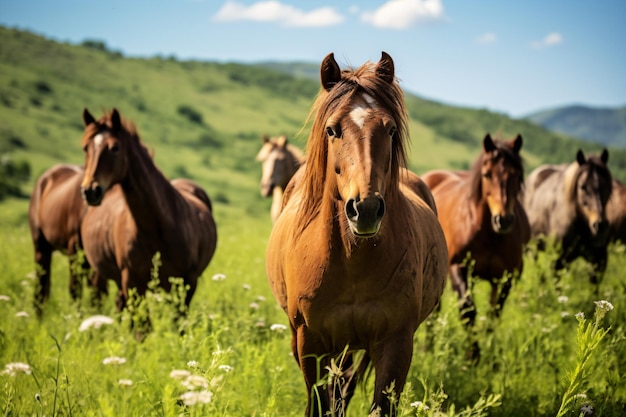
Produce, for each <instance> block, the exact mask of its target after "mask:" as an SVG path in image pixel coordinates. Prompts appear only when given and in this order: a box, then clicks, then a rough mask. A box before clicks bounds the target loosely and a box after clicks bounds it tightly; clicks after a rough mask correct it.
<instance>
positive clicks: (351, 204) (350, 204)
mask: <svg viewBox="0 0 626 417" xmlns="http://www.w3.org/2000/svg"><path fill="white" fill-rule="evenodd" d="M346 215H347V216H348V218H349V219H351V220H356V219H357V218H358V217H359V211H358V210H357V208H356V200H355V199H353V198H351V199H349V200H348V201H347V202H346Z"/></svg>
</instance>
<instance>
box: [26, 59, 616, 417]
mask: <svg viewBox="0 0 626 417" xmlns="http://www.w3.org/2000/svg"><path fill="white" fill-rule="evenodd" d="M320 76H321V89H320V92H319V94H318V96H317V99H316V101H315V103H314V105H313V108H312V109H311V113H310V115H311V116H310V117H311V118H312V126H311V131H310V135H309V138H308V141H307V147H306V152H304V153H302V152H301V151H299V150H298V149H297V148H296V147H294V146H293V145H291V144H289V143H288V140H287V138H286V137H285V136H281V137H279V138H272V139H270V138H269V137H264V138H263V146H262V148H261V150H260V151H259V153H258V155H257V160H258V161H261V162H262V179H261V193H262V194H263V195H264V196H268V197H269V196H273V198H274V201H273V203H272V210H271V215H272V221H273V223H274V225H273V229H272V232H271V235H270V237H269V241H268V244H267V250H266V273H267V277H268V281H269V284H270V286H271V289H272V292H273V294H274V296H275V298H276V301H277V302H278V304H279V305H280V307H281V308H282V309H283V310H284V311H285V313H286V314H287V317H288V320H289V322H290V327H291V333H292V343H291V348H292V352H293V355H294V358H295V359H296V361H297V363H298V365H299V367H300V368H301V370H302V373H303V376H304V380H305V383H306V386H307V390H308V391H307V392H308V393H309V395H308V397H307V408H306V413H307V414H306V415H326V413H327V412H329V411H331V410H332V411H334V412H336V413H337V414H338V415H343V414H344V412H345V409H346V407H347V405H348V403H349V401H350V399H351V397H352V395H353V393H354V390H355V387H356V384H357V382H358V381H359V380H362V379H363V377H364V375H366V373H367V371H368V370H369V369H370V368H373V369H374V371H375V381H374V397H373V402H372V407H371V411H370V412H371V415H389V414H394V408H393V406H392V403H391V400H390V397H389V389H390V388H392V389H393V390H395V393H396V394H399V393H400V392H401V391H402V390H403V387H404V384H405V381H406V378H407V374H408V370H409V366H410V363H411V360H412V352H413V336H414V333H415V332H416V330H417V328H418V326H419V325H420V323H422V322H424V320H425V319H426V318H427V317H428V316H429V315H430V314H431V313H433V311H435V310H436V309H437V307H438V303H439V299H440V297H441V294H442V292H443V291H444V287H445V282H446V277H447V276H449V277H450V281H451V286H452V289H453V290H454V291H455V292H456V294H457V296H458V299H459V308H460V312H461V315H462V317H463V319H464V320H465V322H466V323H467V326H468V327H469V328H471V326H472V324H473V323H474V320H475V317H476V309H475V307H474V303H473V301H472V299H471V296H470V295H469V293H468V279H469V277H470V275H473V276H477V277H480V278H482V279H485V280H487V281H489V282H490V283H491V286H492V291H491V297H490V304H491V307H492V308H491V311H492V313H493V315H494V316H496V317H497V316H499V314H500V312H501V310H502V307H503V305H504V303H505V301H506V298H507V296H508V294H509V291H510V289H511V286H512V283H513V282H514V280H515V279H516V278H517V277H519V275H520V274H521V272H522V268H523V257H524V253H525V250H526V245H527V243H528V242H529V240H530V239H531V238H532V237H537V238H544V237H553V238H554V240H555V241H556V243H557V247H558V248H559V251H560V252H559V254H560V255H559V258H558V260H557V261H556V262H555V265H554V267H555V269H556V270H558V269H562V268H564V267H565V266H566V265H567V264H568V263H570V262H571V261H572V260H573V259H575V258H577V257H581V256H582V257H584V258H585V259H587V260H588V261H589V262H591V264H592V265H593V270H594V273H593V275H592V281H593V282H595V283H599V282H600V280H601V278H602V273H603V272H604V269H605V268H606V264H607V244H608V243H609V241H610V240H611V239H621V240H626V215H625V214H624V213H625V211H626V210H624V208H625V207H626V186H624V185H623V184H621V183H620V182H618V181H616V180H614V179H612V177H611V174H610V170H609V168H608V167H607V161H608V152H607V151H606V150H605V151H603V152H602V153H601V154H600V155H592V156H587V155H585V154H584V153H583V152H582V151H580V150H579V151H578V153H577V154H576V155H575V160H574V161H573V162H571V163H569V164H564V165H549V166H541V167H539V168H537V169H535V170H534V171H533V172H532V173H531V174H530V175H529V176H528V177H527V178H526V180H524V178H525V177H524V170H523V163H522V158H521V155H520V151H521V148H522V143H523V139H522V136H521V135H518V136H517V137H515V138H513V139H510V140H505V139H500V138H492V137H491V135H489V134H487V135H486V136H485V137H484V139H483V143H482V151H481V153H480V154H479V155H478V157H477V158H476V160H475V162H474V163H473V165H472V166H471V168H470V169H469V170H468V171H454V172H452V171H447V170H434V171H429V172H426V173H423V174H422V175H421V176H418V175H417V174H415V173H413V172H411V171H409V170H408V169H407V168H406V167H407V154H406V147H407V144H408V140H409V136H408V115H407V110H406V107H405V101H404V96H403V92H402V90H401V88H400V86H399V84H398V82H397V80H396V77H395V68H394V63H393V60H392V58H391V57H390V56H389V55H388V54H386V53H385V52H383V53H382V56H381V58H380V60H379V61H378V62H377V63H372V62H367V63H365V64H363V65H362V66H360V67H358V68H356V69H344V70H342V69H340V67H339V65H338V64H337V62H336V61H335V58H334V55H333V54H332V53H331V54H329V55H327V56H326V57H325V58H324V60H323V61H322V64H321V69H320ZM83 122H84V126H85V131H84V135H83V138H82V147H83V150H84V152H85V165H84V168H83V167H79V166H71V165H67V164H66V165H57V166H54V167H52V168H50V169H49V170H48V171H46V172H45V173H44V174H43V175H42V176H41V177H40V178H39V180H38V181H37V184H36V187H35V190H34V192H33V194H32V197H31V201H30V207H29V220H30V226H31V232H32V239H33V243H34V247H35V261H36V263H37V265H38V275H39V284H38V289H37V291H36V295H35V307H36V309H37V312H38V314H39V315H41V314H42V307H43V304H44V301H45V300H46V299H47V298H48V296H49V293H50V262H51V253H52V252H53V251H54V250H63V251H66V252H67V253H68V254H69V255H75V254H76V253H77V250H79V249H80V250H82V251H83V252H84V255H85V261H84V265H83V267H84V268H90V269H91V270H92V275H91V284H92V285H93V286H94V287H95V288H97V289H98V291H96V294H97V297H100V296H102V295H103V294H106V290H107V282H108V281H107V280H108V279H112V280H114V281H115V282H116V284H117V288H118V294H117V307H118V310H121V309H123V308H124V306H125V305H126V303H127V302H128V299H129V296H130V293H131V291H133V290H135V291H137V293H138V294H140V295H141V294H144V293H145V292H146V290H147V288H148V282H149V281H150V278H151V268H152V257H153V256H154V255H155V253H157V252H159V253H160V255H161V261H162V262H161V267H160V268H159V270H158V273H159V278H160V285H161V286H162V287H163V288H164V289H165V290H169V288H170V285H171V284H170V282H169V281H168V279H167V278H168V277H181V278H182V279H183V281H184V283H185V285H186V286H187V288H188V290H187V297H186V299H185V303H186V304H187V305H189V303H190V301H191V298H192V297H193V294H194V291H195V289H196V286H197V281H198V277H199V276H200V275H201V274H202V272H203V271H204V269H205V268H206V266H207V265H208V264H209V262H210V260H211V258H212V257H213V254H214V252H215V249H216V243H217V232H216V225H215V221H214V218H213V211H212V205H211V201H210V199H209V197H208V195H207V194H206V192H205V191H204V190H203V189H202V188H201V187H200V186H199V185H198V184H196V183H194V182H193V181H191V180H188V179H176V180H173V181H168V180H167V179H166V177H165V176H164V175H163V174H162V173H161V171H160V170H159V169H158V168H157V166H156V165H155V164H154V161H153V159H152V157H151V155H150V152H149V151H148V150H147V149H146V147H145V146H144V145H143V144H142V142H141V140H140V138H139V135H138V133H137V131H136V129H135V127H134V126H133V125H132V124H131V123H130V122H128V121H125V120H123V119H122V118H121V117H120V114H119V112H118V111H117V110H115V109H114V110H112V111H111V112H109V113H107V114H105V115H104V116H103V117H101V118H100V119H98V120H96V119H95V118H94V117H93V116H92V115H91V114H90V113H89V111H88V110H86V109H85V110H84V112H83ZM304 155H306V156H304ZM524 183H525V185H524ZM79 288H80V283H79V282H78V278H77V276H76V272H75V270H74V268H70V293H71V295H72V297H74V298H77V297H78V296H79V294H80V292H79ZM357 350H363V351H364V354H363V355H362V356H357V355H355V352H356V351H357ZM471 354H472V356H473V357H474V358H477V357H478V355H479V350H478V346H477V345H474V346H473V348H472V351H471ZM332 361H339V363H340V365H341V367H342V369H343V370H344V372H343V373H341V375H339V376H336V377H335V378H336V381H335V382H334V383H332V384H328V385H327V386H325V387H323V388H322V387H320V386H319V385H318V383H317V382H318V381H319V379H320V378H325V377H326V373H327V372H328V369H329V368H330V367H331V364H332V363H331V362H332ZM320 373H321V374H320Z"/></svg>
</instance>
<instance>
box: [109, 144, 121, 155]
mask: <svg viewBox="0 0 626 417" xmlns="http://www.w3.org/2000/svg"><path fill="white" fill-rule="evenodd" d="M119 150H120V145H118V144H117V143H114V144H113V145H112V146H111V152H113V153H116V152H117V151H119Z"/></svg>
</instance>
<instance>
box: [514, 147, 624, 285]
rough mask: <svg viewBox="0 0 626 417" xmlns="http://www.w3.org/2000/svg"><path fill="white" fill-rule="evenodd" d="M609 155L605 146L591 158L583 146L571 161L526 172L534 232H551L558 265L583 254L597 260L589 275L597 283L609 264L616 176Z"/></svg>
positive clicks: (544, 234)
mask: <svg viewBox="0 0 626 417" xmlns="http://www.w3.org/2000/svg"><path fill="white" fill-rule="evenodd" d="M608 159H609V153H608V151H607V150H606V149H604V150H603V151H602V153H601V154H600V155H599V156H598V155H592V156H589V157H586V156H585V154H584V153H583V151H582V150H580V149H579V150H578V152H577V153H576V161H574V162H572V163H570V164H562V165H542V166H540V167H538V168H536V169H535V170H534V171H533V172H531V173H530V175H529V176H528V179H527V180H526V183H527V185H528V189H527V190H526V195H525V199H524V205H525V207H526V211H527V212H528V218H529V220H530V226H531V229H532V235H533V237H542V238H543V237H548V236H551V237H553V238H554V239H555V243H556V244H557V245H558V246H559V247H560V252H559V257H558V259H557V260H556V263H555V265H554V266H555V269H556V270H557V271H558V270H561V269H563V268H564V267H566V266H567V264H568V263H570V262H572V261H573V260H574V259H576V258H578V257H583V258H584V259H585V260H587V261H588V262H590V263H591V264H592V265H593V269H594V271H593V273H592V274H591V276H590V279H591V282H592V283H596V284H599V282H600V280H601V279H602V275H603V274H604V270H605V269H606V262H607V244H608V242H609V237H610V231H609V222H608V221H607V218H606V205H607V202H608V201H609V198H610V197H611V191H612V181H613V180H612V177H611V172H610V170H609V168H608V167H607V165H606V163H607V161H608ZM597 289H598V288H597V286H596V290H597Z"/></svg>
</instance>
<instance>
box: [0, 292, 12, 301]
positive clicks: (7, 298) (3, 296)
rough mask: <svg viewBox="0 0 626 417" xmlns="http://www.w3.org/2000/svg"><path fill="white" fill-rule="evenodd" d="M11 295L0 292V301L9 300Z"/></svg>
mask: <svg viewBox="0 0 626 417" xmlns="http://www.w3.org/2000/svg"><path fill="white" fill-rule="evenodd" d="M10 300H11V297H9V296H8V295H4V294H0V301H10Z"/></svg>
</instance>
